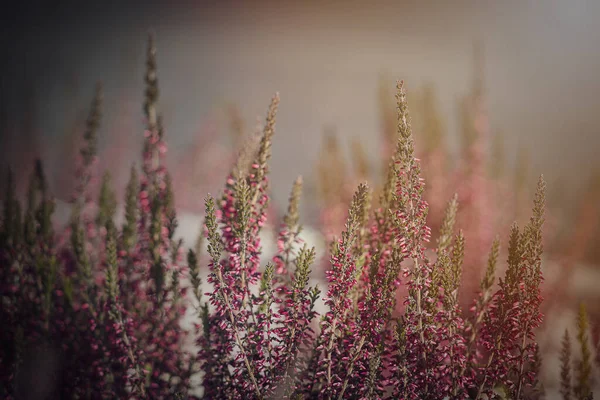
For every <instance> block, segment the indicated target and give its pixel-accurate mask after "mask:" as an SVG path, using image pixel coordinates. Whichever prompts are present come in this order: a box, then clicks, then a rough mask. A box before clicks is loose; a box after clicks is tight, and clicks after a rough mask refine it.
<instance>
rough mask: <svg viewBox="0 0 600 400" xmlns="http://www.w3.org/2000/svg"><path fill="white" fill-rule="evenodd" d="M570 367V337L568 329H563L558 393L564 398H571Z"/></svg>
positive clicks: (566, 399)
mask: <svg viewBox="0 0 600 400" xmlns="http://www.w3.org/2000/svg"><path fill="white" fill-rule="evenodd" d="M571 368H572V366H571V338H570V337H569V330H568V329H565V334H564V335H563V339H562V347H561V353H560V394H562V396H563V399H564V400H571V395H572V394H573V387H572V380H571V379H572V378H571Z"/></svg>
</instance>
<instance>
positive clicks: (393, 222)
mask: <svg viewBox="0 0 600 400" xmlns="http://www.w3.org/2000/svg"><path fill="white" fill-rule="evenodd" d="M145 82H146V91H145V102H144V105H143V111H144V114H145V117H146V130H145V132H144V148H143V153H142V156H143V157H142V160H141V163H140V166H139V168H138V167H137V166H136V165H134V166H132V168H131V175H130V179H129V183H128V184H127V187H126V189H125V193H124V199H123V202H124V204H125V216H124V218H123V222H122V223H117V222H116V221H117V218H116V215H115V214H116V209H117V198H116V194H115V193H116V190H115V189H114V188H113V187H112V185H111V182H110V175H108V174H102V173H99V171H98V164H99V160H98V156H97V147H98V133H99V128H100V126H101V114H102V112H101V110H102V90H101V87H100V86H98V88H97V90H96V93H95V96H94V99H93V102H92V105H91V108H90V112H89V117H88V119H87V124H86V130H85V134H84V136H83V140H82V146H81V148H80V150H79V154H78V161H77V168H76V173H75V176H74V177H73V179H74V182H75V185H74V191H73V195H72V196H71V206H72V207H71V210H72V211H71V217H70V221H69V223H68V224H67V226H57V225H56V224H53V222H52V214H53V211H54V208H55V202H54V199H53V197H52V195H51V194H50V193H49V189H48V184H47V180H46V177H45V175H44V171H43V168H42V164H41V162H37V163H36V165H35V168H34V170H33V172H32V175H31V179H30V181H29V182H30V183H29V189H28V192H27V196H26V201H25V202H24V203H22V202H20V201H19V199H18V196H17V195H16V194H15V190H14V187H15V182H14V178H13V175H12V173H10V172H9V174H8V179H7V190H6V196H5V198H4V202H3V205H2V208H3V216H2V220H1V225H0V262H1V269H0V288H1V290H0V296H1V301H2V308H1V309H0V324H1V326H2V329H1V330H0V336H1V343H2V345H1V347H0V379H1V382H2V384H1V385H0V396H1V397H2V398H14V399H20V398H94V399H95V398H98V399H104V398H135V399H145V398H148V399H176V398H198V397H204V398H208V399H313V398H314V399H346V398H351V399H384V398H385V399H490V398H510V399H541V398H543V397H544V387H543V385H542V383H541V382H540V368H541V365H542V361H541V357H540V351H539V346H538V343H537V342H536V336H535V334H536V330H537V329H538V328H539V327H540V326H541V324H542V320H543V315H542V311H541V308H542V295H541V285H542V282H543V276H542V265H541V264H542V253H543V244H542V242H543V240H542V232H543V225H544V209H545V187H546V184H545V182H544V180H543V179H542V178H541V177H540V179H539V181H538V185H537V190H536V192H535V195H534V198H533V208H532V212H531V216H530V218H529V220H528V221H527V222H526V223H525V224H524V225H523V226H519V225H518V224H517V223H514V224H513V225H512V226H511V227H510V231H509V234H508V235H507V236H508V237H506V238H505V240H504V241H502V240H501V239H500V237H497V238H496V239H495V240H494V239H493V238H492V240H491V242H490V243H489V249H488V255H487V263H485V265H486V268H485V273H484V274H483V278H482V279H481V282H480V285H479V288H478V291H477V295H476V296H475V298H471V299H470V301H469V307H467V308H463V307H461V306H460V301H459V298H460V297H459V296H461V295H463V291H464V288H463V287H462V286H461V281H462V275H463V269H464V268H463V267H464V265H465V263H466V262H468V260H471V258H469V257H470V255H469V252H468V249H469V247H468V246H467V243H468V240H469V238H468V237H467V236H466V235H465V233H464V231H463V229H465V230H466V229H471V228H472V227H470V226H469V225H466V226H463V225H461V224H469V223H472V221H470V220H463V219H461V217H460V215H461V214H460V210H461V198H460V196H458V195H454V196H453V195H450V196H448V198H446V199H444V203H445V209H444V212H443V213H441V217H440V218H441V221H440V222H439V224H438V226H436V228H435V232H433V233H432V229H431V228H430V226H429V223H428V216H429V204H428V202H427V201H425V198H424V194H425V180H424V177H423V174H422V172H421V166H420V161H419V159H418V158H417V157H416V153H415V143H414V141H413V134H412V128H411V122H410V116H409V111H408V103H407V96H406V92H405V89H404V86H403V83H402V82H399V83H398V85H397V94H396V104H397V110H396V111H397V112H396V123H395V139H394V141H395V147H394V149H393V151H392V152H391V154H390V155H389V159H388V160H387V162H386V166H387V167H386V173H385V181H384V184H383V185H382V187H381V188H380V189H378V190H377V191H376V192H374V191H372V190H371V189H370V188H369V186H368V185H367V184H366V183H360V184H359V185H358V186H357V188H356V189H355V190H354V193H353V195H352V196H351V199H350V200H349V206H348V209H347V210H344V212H343V214H344V218H345V223H344V225H343V227H341V228H340V230H339V231H337V232H330V234H331V243H330V246H329V254H328V257H329V260H328V263H327V273H326V277H327V286H326V287H324V288H323V289H322V290H321V289H320V288H319V287H317V286H313V285H311V280H310V275H311V269H312V268H314V266H315V260H316V252H315V250H314V249H313V248H309V247H308V246H307V245H306V244H305V243H304V242H303V240H302V227H301V225H300V216H299V211H298V210H299V202H300V197H301V192H302V185H303V182H302V179H300V178H298V179H297V180H296V181H295V182H294V184H293V186H292V189H291V195H290V200H289V205H288V209H287V212H286V214H285V215H284V216H283V218H282V220H281V221H277V222H276V225H277V226H279V227H280V228H279V231H278V235H277V250H276V252H275V255H274V256H273V257H272V258H270V259H269V260H266V261H267V262H265V259H264V257H262V247H263V243H261V231H262V229H263V228H264V227H265V224H266V223H267V220H268V218H270V217H271V214H272V213H271V212H270V211H269V210H270V208H269V203H270V197H269V193H270V189H269V159H270V156H271V144H272V140H273V138H274V134H275V123H276V116H277V109H278V106H279V96H278V95H275V96H274V97H273V99H272V101H271V104H270V106H269V108H268V113H267V117H266V121H265V123H264V126H263V128H262V132H261V134H260V137H259V139H258V140H254V136H252V137H250V138H249V139H248V140H247V141H246V142H245V144H244V145H243V146H242V148H241V150H240V153H239V156H238V158H237V160H236V162H235V163H233V165H232V166H231V169H230V172H229V174H227V176H226V180H225V185H224V188H223V191H222V193H221V194H220V195H219V196H218V197H217V198H214V197H212V196H210V195H208V196H206V197H205V199H204V203H203V207H204V218H205V220H204V232H203V233H204V234H203V235H202V236H201V238H199V243H198V244H196V245H195V246H191V248H189V249H188V250H187V254H186V253H185V250H184V247H183V242H182V240H180V239H178V238H177V226H178V220H177V213H176V211H175V209H176V208H175V194H174V190H173V187H174V186H175V184H174V182H173V179H172V178H171V175H170V174H169V172H168V170H167V168H166V165H165V155H166V150H167V147H166V143H165V136H166V133H165V130H164V127H163V124H162V119H161V116H160V112H159V108H158V97H159V91H158V81H157V68H156V50H155V47H154V44H153V41H152V40H150V43H149V46H148V53H147V68H146V75H145ZM220 166H221V164H220V165H219V167H220ZM224 175H225V174H224ZM94 181H99V182H100V185H99V186H100V190H99V193H98V194H95V193H93V191H92V190H91V188H92V187H94ZM332 184H333V183H332ZM477 190H480V189H477ZM440 196H441V194H440ZM437 201H440V199H437ZM336 212H337V211H336ZM271 224H273V222H272V221H271ZM486 229H487V227H486ZM432 234H433V235H434V236H432ZM432 237H433V238H434V239H433V240H432ZM201 242H205V244H207V246H206V248H207V250H206V253H205V251H204V246H203V245H202V243H201ZM430 242H431V244H430ZM501 243H504V245H502V246H501ZM480 245H481V243H480V242H477V246H480ZM501 247H505V248H506V251H505V253H506V254H507V257H506V260H505V261H504V260H502V259H501V257H500V254H501V252H500V249H501ZM203 270H208V278H207V279H206V282H202V279H201V276H202V275H203ZM501 270H503V271H505V272H504V273H503V274H500V273H499V272H500V271H501ZM496 275H501V276H500V277H497V276H496ZM321 298H322V299H323V300H324V303H325V311H324V312H322V313H319V312H318V310H317V303H318V302H319V301H320V299H321ZM190 313H192V314H194V315H195V316H196V317H197V318H198V321H199V323H198V324H197V325H195V326H194V328H193V329H191V330H190V331H187V330H186V329H184V328H182V319H183V317H184V315H186V314H190ZM588 332H589V326H588V322H587V314H586V312H585V309H584V308H582V309H581V310H580V317H579V323H578V331H577V343H578V344H579V345H580V348H581V357H579V358H578V359H577V360H571V343H570V339H569V336H568V333H566V334H565V341H564V343H565V344H564V350H563V354H562V356H561V363H562V371H561V375H560V376H556V380H557V381H558V380H560V382H561V385H562V386H561V387H562V393H563V396H564V398H566V399H569V398H577V399H591V398H592V393H591V390H592V389H591V388H592V383H593V382H592V381H593V364H594V362H599V360H600V357H599V356H598V352H597V349H594V348H593V347H592V346H590V345H589V341H590V340H589V337H588ZM190 339H192V340H193V341H195V342H196V347H195V348H194V349H193V350H190V349H188V348H187V347H186V346H184V343H185V342H186V341H189V340H190ZM594 354H596V356H595V357H594ZM48 360H50V363H48ZM572 370H573V371H574V372H573V373H572ZM573 376H575V379H574V380H573ZM194 377H198V379H199V380H200V388H195V387H194V384H193V379H192V378H194ZM36 380H37V381H39V384H36V385H32V384H31V382H32V381H36ZM196 389H200V390H199V391H197V390H196ZM36 391H37V392H36ZM44 396H45V397H44Z"/></svg>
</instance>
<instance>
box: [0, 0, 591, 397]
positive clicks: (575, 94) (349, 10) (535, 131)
mask: <svg viewBox="0 0 600 400" xmlns="http://www.w3.org/2000/svg"><path fill="white" fill-rule="evenodd" d="M14 7H15V8H12V9H5V10H4V11H3V13H2V17H1V18H2V23H1V26H0V30H1V31H2V32H1V35H0V41H1V42H0V43H1V45H2V59H3V62H2V63H1V66H0V69H1V73H0V149H1V150H0V160H1V163H2V164H3V165H2V168H4V167H5V166H6V165H9V164H10V165H12V166H13V168H14V169H15V171H16V173H17V175H18V176H19V178H20V179H19V187H20V190H21V192H24V190H25V187H26V182H27V177H28V176H29V174H30V172H31V169H32V166H33V160H34V159H35V158H36V157H39V158H41V159H42V161H43V162H44V165H45V167H46V173H47V175H48V176H49V177H50V183H51V190H52V191H53V192H54V194H55V196H56V197H57V199H58V201H59V202H60V201H62V202H66V201H67V200H68V198H69V194H70V191H71V190H72V178H71V177H72V174H73V171H74V163H75V160H76V158H75V155H76V152H77V149H78V146H79V143H80V140H81V139H80V138H81V134H82V132H83V128H84V126H85V119H86V117H87V112H88V108H89V104H90V102H91V100H92V95H93V89H94V85H95V83H96V82H97V81H101V82H102V83H103V85H104V92H105V93H104V101H105V105H104V118H103V122H102V127H101V131H100V132H101V133H100V135H101V136H100V138H99V145H100V165H99V168H100V169H106V170H108V171H110V173H111V175H112V176H113V181H114V182H115V185H116V188H117V192H118V193H122V192H123V189H124V186H125V184H126V179H127V175H128V174H127V172H128V170H129V168H130V167H131V165H132V163H133V162H137V163H138V164H139V161H140V154H141V149H142V141H143V120H142V115H143V113H142V100H143V88H144V82H143V71H144V61H145V51H146V47H145V46H146V38H147V35H148V32H153V33H154V34H155V35H156V46H157V48H158V74H159V86H160V100H159V106H160V112H161V114H162V115H163V121H164V127H165V135H166V136H165V138H166V140H167V143H168V145H169V153H168V157H167V159H168V161H167V163H168V166H169V168H170V171H171V173H172V175H173V177H174V181H175V188H176V192H175V194H176V201H177V205H178V208H179V210H180V219H181V228H182V235H183V236H184V237H186V239H187V238H190V237H192V236H193V235H195V234H196V233H197V231H198V229H199V223H200V222H199V221H200V220H201V219H200V213H201V210H202V204H203V198H204V196H205V194H206V193H207V192H209V191H210V192H212V193H213V194H216V193H218V192H219V190H220V188H221V187H222V182H223V180H224V178H225V175H226V173H227V172H228V170H229V166H230V165H231V163H232V162H233V159H234V157H235V154H236V153H237V151H238V149H239V147H240V146H241V144H242V143H243V140H244V139H243V138H244V136H248V135H250V134H252V132H254V131H255V126H256V125H257V117H259V121H262V119H263V116H264V114H265V112H266V108H267V106H268V104H269V100H270V97H271V96H272V95H273V93H274V92H276V91H278V92H279V93H280V95H281V105H280V108H279V114H278V119H277V135H276V137H275V139H274V143H273V158H272V162H271V166H272V169H271V182H272V193H273V204H274V207H273V208H274V211H273V212H274V214H275V215H276V214H278V213H281V212H282V211H283V210H284V208H285V206H286V202H287V196H288V192H289V190H290V188H291V185H292V182H293V180H294V179H295V178H296V176H298V175H302V176H303V177H304V180H305V197H304V203H303V204H304V214H303V218H304V222H305V224H306V225H307V226H308V228H309V229H308V234H314V235H315V237H318V238H317V239H314V240H315V242H322V238H321V237H328V234H329V233H335V232H339V227H340V224H341V221H343V218H344V217H345V214H344V212H345V210H346V205H347V202H348V197H349V196H351V194H352V191H353V188H354V187H355V184H356V183H357V182H358V181H359V180H367V181H369V182H370V183H372V187H373V188H374V189H375V190H377V188H378V185H380V183H381V181H382V176H383V174H382V171H383V170H384V168H385V164H386V163H387V156H388V155H389V154H390V151H391V150H390V149H391V148H393V134H394V124H395V122H394V118H395V114H394V113H395V111H394V108H395V100H394V91H395V89H394V87H395V81H396V79H404V80H405V81H406V87H407V89H408V102H409V107H410V108H411V110H412V115H413V128H414V131H415V138H416V144H417V151H418V152H419V155H420V156H421V158H422V162H423V171H424V174H425V177H426V178H427V182H428V192H427V196H428V200H429V202H430V203H431V207H432V208H431V213H430V217H431V219H430V221H431V222H430V223H431V225H432V226H433V227H434V228H435V227H436V224H438V223H439V220H440V218H441V215H442V212H443V207H444V204H445V203H446V201H447V200H448V199H449V198H450V197H451V196H452V194H453V193H454V192H458V194H459V201H461V204H462V205H463V208H462V217H461V219H460V220H459V221H460V222H462V224H463V225H462V226H461V227H463V228H464V229H465V231H466V232H465V233H466V237H467V243H468V246H470V249H469V248H468V250H467V252H468V253H469V251H470V252H471V253H472V254H475V256H474V258H473V259H472V260H467V263H468V265H467V267H469V268H470V271H471V272H470V273H466V274H465V280H466V281H465V285H467V286H466V287H469V286H468V285H471V287H473V285H475V286H476V285H477V282H478V277H479V275H480V267H481V266H482V262H481V260H482V258H483V257H484V256H485V254H486V253H487V251H488V250H487V249H488V248H489V243H490V242H491V240H492V238H493V235H494V234H496V233H499V234H501V235H502V239H503V241H504V243H506V237H507V236H506V232H507V229H508V226H509V224H510V222H511V221H513V220H518V221H526V219H527V217H528V215H529V211H528V210H529V208H530V203H531V199H532V194H533V191H534V190H535V184H536V180H537V177H538V176H539V175H540V174H541V173H543V174H544V176H545V179H546V181H547V182H548V221H547V231H548V234H547V235H546V257H547V258H548V260H547V261H546V262H545V264H544V268H545V269H546V271H545V274H546V290H547V292H550V293H552V294H553V296H551V297H552V299H551V300H552V301H551V302H549V304H548V306H547V307H548V309H547V310H546V314H547V319H546V320H547V328H545V331H544V333H543V335H542V336H541V337H542V339H541V344H542V347H543V349H544V350H545V353H544V354H546V357H547V358H548V360H549V361H548V363H547V366H545V373H546V374H547V377H548V382H549V385H550V387H549V389H550V391H551V390H552V377H553V376H558V375H556V374H555V370H553V369H552V368H554V367H553V366H552V363H553V362H554V361H553V360H554V359H555V358H557V356H556V354H557V351H558V343H559V340H560V337H561V335H562V333H563V331H564V328H565V327H566V326H570V325H572V324H573V315H574V314H573V311H570V310H575V308H574V306H575V305H576V304H577V303H578V302H580V301H585V302H586V303H587V304H588V310H589V311H590V314H591V318H592V325H593V326H594V327H596V326H597V324H596V322H597V321H598V320H600V309H599V308H598V306H597V304H599V302H598V298H599V297H600V296H598V292H599V291H598V289H597V288H598V283H600V280H599V279H600V278H599V273H600V267H596V266H597V265H598V264H600V252H599V251H598V248H600V246H598V245H600V240H599V238H600V230H599V222H600V219H599V218H598V217H599V215H600V179H599V178H598V177H599V176H600V174H599V172H600V169H599V167H600V163H599V161H598V157H597V154H598V150H599V149H600V135H599V133H600V113H598V110H599V109H600V96H598V95H597V93H598V92H600V80H599V79H597V74H598V71H599V70H600V55H599V54H600V53H599V52H598V51H597V47H598V43H600V28H598V26H597V24H596V21H597V20H598V17H599V16H600V2H597V1H594V0H569V1H566V0H562V1H559V0H547V1H544V2H536V1H526V0H521V1H517V0H506V1H502V2H499V1H466V0H454V1H398V0H397V1H379V2H369V3H366V2H359V1H353V0H346V1H313V0H304V1H298V2H281V1H271V0H260V1H231V0H222V1H211V2H209V1H194V2H183V1H171V2H156V1H154V2H153V1H145V2H126V1H122V2H120V4H119V5H112V4H107V2H98V3H96V4H94V3H91V2H90V3H89V4H87V3H85V2H52V1H29V2H27V1H23V2H20V3H19V4H18V5H14ZM59 210H60V207H59ZM64 214H65V215H66V212H65V213H64ZM311 229H312V230H311ZM434 231H435V229H434ZM311 232H313V233H311ZM319 235H320V236H319ZM191 240H192V239H189V240H188V242H190V241H191ZM465 292H466V293H467V295H469V296H470V294H469V291H468V290H466V291H465ZM548 327H550V328H548ZM592 337H596V336H594V335H592ZM553 374H554V375H553Z"/></svg>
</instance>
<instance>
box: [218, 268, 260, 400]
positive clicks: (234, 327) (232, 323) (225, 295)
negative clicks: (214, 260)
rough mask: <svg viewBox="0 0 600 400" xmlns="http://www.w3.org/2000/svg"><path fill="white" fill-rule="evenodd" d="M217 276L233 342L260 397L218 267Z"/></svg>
mask: <svg viewBox="0 0 600 400" xmlns="http://www.w3.org/2000/svg"><path fill="white" fill-rule="evenodd" d="M217 276H218V277H219V283H220V287H219V291H220V292H221V295H222V296H223V299H224V300H225V305H226V306H227V314H228V316H229V321H230V322H231V328H232V330H233V335H234V336H235V342H236V344H237V345H238V347H239V348H240V352H241V353H242V356H243V357H244V363H245V364H246V369H247V370H248V374H249V375H250V380H251V381H252V384H253V385H254V391H255V392H256V396H257V398H258V399H262V395H261V394H260V389H259V387H258V382H257V381H256V378H255V377H254V372H253V370H252V367H251V366H250V361H249V360H248V356H247V354H246V350H245V349H244V346H243V344H242V341H241V339H240V336H239V334H238V331H237V328H236V326H235V318H234V316H233V308H232V306H231V303H230V302H229V296H228V295H227V293H225V291H224V290H223V286H224V285H225V282H224V280H223V274H222V273H221V269H220V268H219V269H218V274H217Z"/></svg>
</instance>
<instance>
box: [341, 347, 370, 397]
mask: <svg viewBox="0 0 600 400" xmlns="http://www.w3.org/2000/svg"><path fill="white" fill-rule="evenodd" d="M364 344H365V337H364V336H362V337H361V338H360V342H358V346H356V351H355V352H354V356H353V357H352V360H351V361H350V366H349V367H348V374H347V375H346V379H344V384H343V385H342V391H341V392H340V394H339V396H338V400H342V399H343V398H344V392H345V391H346V387H348V381H349V380H350V376H351V375H352V370H353V369H354V363H355V362H356V360H357V359H358V357H359V356H360V351H361V350H362V347H363V345H364Z"/></svg>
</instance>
